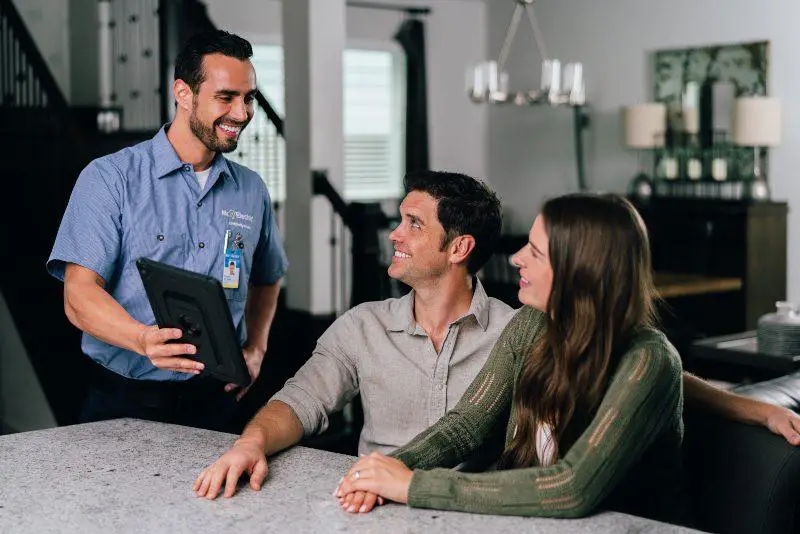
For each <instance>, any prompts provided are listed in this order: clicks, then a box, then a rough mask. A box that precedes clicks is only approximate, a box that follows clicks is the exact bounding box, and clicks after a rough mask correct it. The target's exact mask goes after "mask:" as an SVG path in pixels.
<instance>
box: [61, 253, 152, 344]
mask: <svg viewBox="0 0 800 534" xmlns="http://www.w3.org/2000/svg"><path fill="white" fill-rule="evenodd" d="M71 271H73V272H71ZM85 275H86V273H85V272H84V273H82V274H81V273H76V272H75V271H74V270H72V269H70V268H67V272H66V276H65V280H64V282H65V283H64V311H65V313H66V315H67V318H68V319H69V321H70V322H71V323H72V324H73V325H75V326H76V327H77V328H79V329H80V330H82V331H83V332H86V333H87V334H89V335H90V336H92V337H94V338H97V339H99V340H101V341H105V342H106V343H109V344H111V345H115V346H117V347H121V348H124V349H127V350H130V351H133V352H136V353H139V354H141V351H142V346H141V336H142V333H143V332H144V331H146V330H147V329H148V327H147V326H146V325H144V324H142V323H140V322H139V321H137V320H135V319H134V318H133V317H131V316H130V315H128V313H127V312H126V311H125V309H124V308H123V307H122V306H120V304H119V303H118V302H117V301H116V300H114V298H113V297H112V296H111V295H109V294H108V292H106V290H105V289H104V288H103V286H104V284H105V282H104V281H103V279H102V278H100V277H99V276H97V275H95V279H94V280H91V281H90V280H88V279H87V277H86V276H85Z"/></svg>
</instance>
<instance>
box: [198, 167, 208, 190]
mask: <svg viewBox="0 0 800 534" xmlns="http://www.w3.org/2000/svg"><path fill="white" fill-rule="evenodd" d="M194 175H195V176H197V181H198V182H200V190H201V191H202V190H203V189H205V188H206V182H207V181H208V177H209V176H210V175H211V167H209V168H207V169H206V170H204V171H194Z"/></svg>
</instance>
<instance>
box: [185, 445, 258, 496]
mask: <svg viewBox="0 0 800 534" xmlns="http://www.w3.org/2000/svg"><path fill="white" fill-rule="evenodd" d="M245 471H246V472H247V473H248V474H249V475H250V487H251V488H253V489H254V490H256V491H258V490H260V489H261V485H262V484H263V483H264V480H265V479H266V478H267V471H268V468H267V459H266V458H265V457H264V451H263V450H262V448H261V447H260V446H259V445H258V443H255V442H253V441H250V440H247V439H246V438H242V439H239V440H237V441H236V443H234V444H233V446H232V447H231V448H230V449H229V450H228V452H226V453H225V454H223V455H222V456H220V458H219V460H217V461H216V462H214V463H213V464H211V465H210V466H208V467H206V468H205V469H203V471H202V472H201V473H200V475H198V477H197V480H195V481H194V484H193V485H192V490H194V491H195V492H196V493H197V496H198V497H205V498H206V499H215V498H216V497H217V494H218V493H219V490H220V489H221V488H222V485H223V484H225V492H224V493H223V495H224V496H225V497H233V494H234V493H235V492H236V483H237V482H238V480H239V477H241V476H242V474H243V473H244V472H245Z"/></svg>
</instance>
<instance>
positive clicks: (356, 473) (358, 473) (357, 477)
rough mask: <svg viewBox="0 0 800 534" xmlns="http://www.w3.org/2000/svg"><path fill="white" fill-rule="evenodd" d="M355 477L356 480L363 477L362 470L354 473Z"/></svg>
mask: <svg viewBox="0 0 800 534" xmlns="http://www.w3.org/2000/svg"><path fill="white" fill-rule="evenodd" d="M353 478H354V479H356V480H358V479H360V478H361V471H356V472H355V473H353Z"/></svg>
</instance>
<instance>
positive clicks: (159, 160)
mask: <svg viewBox="0 0 800 534" xmlns="http://www.w3.org/2000/svg"><path fill="white" fill-rule="evenodd" d="M168 128H169V123H168V124H165V125H164V126H162V127H161V128H160V129H159V130H158V133H156V135H155V136H154V137H153V139H152V141H151V143H152V151H153V163H154V168H155V177H156V178H164V177H166V176H169V175H170V174H172V173H173V172H175V171H177V170H178V169H180V168H181V167H183V166H184V165H187V164H185V163H184V162H182V161H181V159H180V158H179V157H178V153H177V152H175V148H174V147H173V146H172V143H170V142H169V139H168V138H167V129H168ZM218 175H222V177H224V178H226V179H228V180H231V181H232V182H233V184H234V186H236V189H239V180H238V179H237V177H236V175H235V174H234V173H233V172H231V166H230V165H229V163H228V160H227V159H225V157H224V156H223V155H222V154H221V153H219V152H217V154H216V155H215V156H214V159H213V161H212V162H211V174H210V175H209V177H208V180H209V182H210V183H212V184H213V183H214V182H215V181H216V179H217V176H218Z"/></svg>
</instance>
